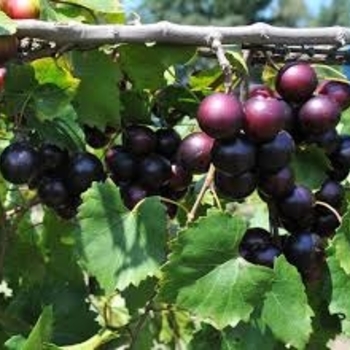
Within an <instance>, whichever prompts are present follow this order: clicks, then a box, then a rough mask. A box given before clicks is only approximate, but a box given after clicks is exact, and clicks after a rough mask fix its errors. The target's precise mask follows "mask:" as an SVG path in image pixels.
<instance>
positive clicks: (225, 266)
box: [160, 213, 273, 328]
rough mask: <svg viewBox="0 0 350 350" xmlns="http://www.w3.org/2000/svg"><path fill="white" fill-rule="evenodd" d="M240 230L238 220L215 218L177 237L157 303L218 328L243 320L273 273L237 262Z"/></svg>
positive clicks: (189, 228)
mask: <svg viewBox="0 0 350 350" xmlns="http://www.w3.org/2000/svg"><path fill="white" fill-rule="evenodd" d="M245 229H246V225H245V224H244V223H243V222H242V221H241V220H240V219H239V218H238V217H232V216H230V215H227V214H224V213H214V214H211V215H209V216H207V217H205V218H202V219H200V220H199V221H198V222H196V223H194V224H192V225H190V226H189V227H188V228H187V229H186V230H184V231H182V232H180V233H179V235H178V237H177V239H175V240H174V242H172V246H171V251H172V253H171V255H170V259H169V262H168V263H167V264H166V265H165V266H164V269H163V280H162V285H161V290H160V298H161V299H162V300H164V301H166V302H175V303H176V304H177V305H178V306H179V307H181V308H185V309H188V310H189V311H190V312H192V313H194V314H195V315H197V316H198V317H200V318H201V319H203V320H206V321H209V320H210V322H212V323H213V324H214V325H215V326H216V327H218V328H224V327H225V326H228V325H231V326H235V325H236V324H237V323H238V322H240V321H241V320H245V321H247V320H248V319H249V316H250V314H251V313H252V311H253V310H254V307H255V306H256V305H257V304H259V302H262V300H263V296H264V293H265V292H266V291H267V290H268V289H269V287H270V283H271V280H272V276H273V274H272V271H271V270H270V269H268V268H265V267H261V266H256V265H252V264H250V263H248V262H246V261H245V260H244V259H243V258H241V257H239V253H238V246H239V243H240V241H241V238H242V236H243V234H244V232H245ZM237 296H239V297H237Z"/></svg>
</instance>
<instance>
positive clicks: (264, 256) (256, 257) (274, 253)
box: [247, 244, 282, 268]
mask: <svg viewBox="0 0 350 350" xmlns="http://www.w3.org/2000/svg"><path fill="white" fill-rule="evenodd" d="M281 254H282V251H281V249H280V248H278V247H277V246H275V245H272V244H271V245H268V246H266V247H264V248H262V249H260V250H257V251H255V252H254V253H252V254H251V255H250V256H249V257H248V259H247V260H248V261H250V262H251V263H253V264H256V265H262V266H266V267H270V268H273V264H274V262H275V259H276V258H278V257H279V256H280V255H281Z"/></svg>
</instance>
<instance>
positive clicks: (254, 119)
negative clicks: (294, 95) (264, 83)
mask: <svg viewBox="0 0 350 350" xmlns="http://www.w3.org/2000/svg"><path fill="white" fill-rule="evenodd" d="M244 111H245V118H244V131H245V132H246V134H247V135H248V136H249V137H250V138H251V139H252V140H254V141H257V142H264V141H269V140H271V139H273V138H274V137H275V136H276V135H277V134H278V132H279V131H281V130H282V129H283V128H284V125H285V121H286V116H285V106H284V104H283V103H282V102H281V101H280V100H278V99H276V98H260V97H253V98H250V99H249V100H247V101H246V103H245V105H244Z"/></svg>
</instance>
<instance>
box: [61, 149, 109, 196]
mask: <svg viewBox="0 0 350 350" xmlns="http://www.w3.org/2000/svg"><path fill="white" fill-rule="evenodd" d="M105 178H106V175H105V173H104V170H103V165H102V163H101V161H100V160H99V159H98V158H97V157H96V156H95V155H93V154H92V153H88V152H81V153H76V154H75V155H73V157H72V158H71V160H70V163H69V167H68V172H67V178H66V179H67V180H66V181H67V184H68V188H69V190H70V192H71V193H73V194H80V193H82V192H84V191H86V190H87V189H88V188H89V187H90V186H91V184H92V183H93V182H94V181H103V180H105Z"/></svg>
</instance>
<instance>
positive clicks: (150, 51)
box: [118, 44, 195, 90]
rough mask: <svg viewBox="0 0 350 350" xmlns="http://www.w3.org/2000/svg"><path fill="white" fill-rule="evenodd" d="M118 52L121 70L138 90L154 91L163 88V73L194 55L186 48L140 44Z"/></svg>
mask: <svg viewBox="0 0 350 350" xmlns="http://www.w3.org/2000/svg"><path fill="white" fill-rule="evenodd" d="M118 51H119V53H120V58H119V60H120V64H121V67H122V70H123V71H124V72H125V73H126V75H127V76H128V78H129V79H130V80H131V81H132V83H133V84H134V85H135V88H136V89H138V90H143V89H149V90H156V89H158V88H160V87H162V86H164V85H165V84H166V80H165V79H164V73H165V71H166V70H168V69H169V68H170V67H171V66H173V65H175V64H184V63H186V62H187V61H188V60H189V59H190V58H191V57H192V56H193V55H194V53H195V51H194V49H193V48H191V47H188V46H178V45H177V46H173V45H153V46H146V45H141V44H135V45H123V46H121V47H120V48H119V50H118ZM140 57H142V60H140Z"/></svg>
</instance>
